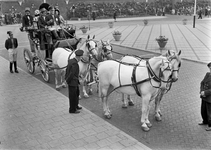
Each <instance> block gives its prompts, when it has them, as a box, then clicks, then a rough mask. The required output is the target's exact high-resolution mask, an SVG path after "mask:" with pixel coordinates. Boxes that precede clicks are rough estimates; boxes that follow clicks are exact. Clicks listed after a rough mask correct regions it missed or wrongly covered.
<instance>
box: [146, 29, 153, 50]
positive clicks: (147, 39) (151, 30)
mask: <svg viewBox="0 0 211 150" xmlns="http://www.w3.org/2000/svg"><path fill="white" fill-rule="evenodd" d="M144 28H145V27H144ZM153 28H154V25H152V27H151V30H150V33H149V37H148V39H147V44H146V47H145V49H146V50H147V47H148V44H149V39H150V37H151V36H150V35H151V34H152V29H153Z"/></svg>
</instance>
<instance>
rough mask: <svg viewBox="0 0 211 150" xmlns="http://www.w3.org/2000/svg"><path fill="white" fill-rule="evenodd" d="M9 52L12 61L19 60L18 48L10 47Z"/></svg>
mask: <svg viewBox="0 0 211 150" xmlns="http://www.w3.org/2000/svg"><path fill="white" fill-rule="evenodd" d="M8 54H9V61H10V62H14V61H17V54H18V51H17V49H9V50H8Z"/></svg>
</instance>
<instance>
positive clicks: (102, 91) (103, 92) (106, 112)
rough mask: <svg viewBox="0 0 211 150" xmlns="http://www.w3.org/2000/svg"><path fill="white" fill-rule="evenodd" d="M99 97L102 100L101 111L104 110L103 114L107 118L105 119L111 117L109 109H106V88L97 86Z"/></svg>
mask: <svg viewBox="0 0 211 150" xmlns="http://www.w3.org/2000/svg"><path fill="white" fill-rule="evenodd" d="M98 91H99V97H100V100H102V102H103V112H104V116H105V117H106V118H107V119H110V118H111V115H110V110H108V102H107V101H108V98H107V91H108V88H102V87H100V86H99V90H98Z"/></svg>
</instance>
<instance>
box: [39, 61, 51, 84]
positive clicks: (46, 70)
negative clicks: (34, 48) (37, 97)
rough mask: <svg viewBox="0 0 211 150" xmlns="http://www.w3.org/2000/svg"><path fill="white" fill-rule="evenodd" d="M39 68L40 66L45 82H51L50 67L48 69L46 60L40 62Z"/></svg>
mask: <svg viewBox="0 0 211 150" xmlns="http://www.w3.org/2000/svg"><path fill="white" fill-rule="evenodd" d="M39 66H40V71H41V75H42V78H43V80H44V81H45V82H49V81H50V76H49V67H48V65H47V63H46V62H45V61H44V60H40V64H39Z"/></svg>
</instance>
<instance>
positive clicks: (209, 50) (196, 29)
mask: <svg viewBox="0 0 211 150" xmlns="http://www.w3.org/2000/svg"><path fill="white" fill-rule="evenodd" d="M185 27H186V29H187V30H188V31H190V32H191V33H192V34H193V35H194V36H195V37H196V38H197V39H198V40H199V41H200V42H201V43H203V45H204V46H205V47H206V48H207V49H208V50H209V51H211V50H210V48H209V47H207V46H206V44H205V43H204V42H203V41H202V40H201V39H200V38H198V37H197V36H196V34H195V33H194V32H192V31H191V30H190V29H189V28H188V27H187V26H185ZM196 30H198V29H196ZM198 31H199V32H201V31H200V30H198ZM201 33H202V34H204V33H203V32H201ZM204 35H205V34H204ZM205 36H206V35H205Z"/></svg>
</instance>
